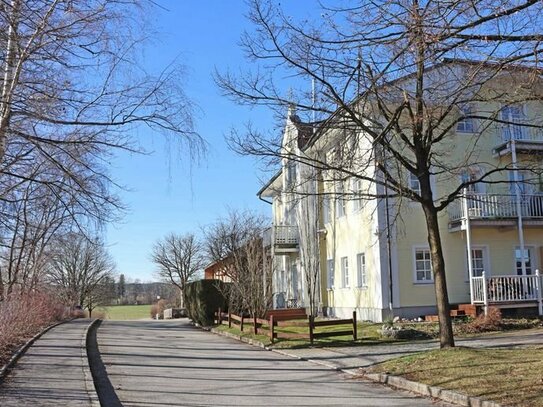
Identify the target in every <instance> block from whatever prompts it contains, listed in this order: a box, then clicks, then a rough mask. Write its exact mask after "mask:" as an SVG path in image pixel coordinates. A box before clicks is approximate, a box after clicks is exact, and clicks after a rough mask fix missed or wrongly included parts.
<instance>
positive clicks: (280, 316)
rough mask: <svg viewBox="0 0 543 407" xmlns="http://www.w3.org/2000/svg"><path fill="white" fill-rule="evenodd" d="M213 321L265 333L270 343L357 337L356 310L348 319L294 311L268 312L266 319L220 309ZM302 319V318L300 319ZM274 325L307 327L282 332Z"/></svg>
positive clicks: (243, 329)
mask: <svg viewBox="0 0 543 407" xmlns="http://www.w3.org/2000/svg"><path fill="white" fill-rule="evenodd" d="M215 317H216V319H215V322H216V323H217V324H223V325H228V327H229V328H231V327H232V325H237V326H238V327H239V330H240V331H242V332H245V331H246V330H247V326H249V327H250V330H251V331H252V333H254V334H255V335H266V336H268V337H269V338H270V341H271V343H274V341H275V339H287V340H288V339H306V340H309V342H310V343H311V344H313V342H314V341H315V339H320V338H329V337H332V336H343V335H350V336H352V337H353V340H355V341H356V339H357V326H356V311H353V317H352V318H349V319H331V320H321V321H315V320H314V318H313V317H311V316H309V317H308V316H307V315H305V312H304V315H301V314H300V315H294V313H292V312H290V313H274V312H270V313H269V318H268V319H263V318H256V317H246V316H243V315H235V314H232V313H230V312H228V313H226V312H222V311H221V309H219V310H218V312H217V313H215ZM302 319H304V320H303V321H302ZM340 325H350V326H351V328H349V329H345V328H341V329H340V330H331V331H326V332H319V328H323V327H330V326H340ZM275 327H307V328H308V330H307V332H282V331H277V330H276V329H275Z"/></svg>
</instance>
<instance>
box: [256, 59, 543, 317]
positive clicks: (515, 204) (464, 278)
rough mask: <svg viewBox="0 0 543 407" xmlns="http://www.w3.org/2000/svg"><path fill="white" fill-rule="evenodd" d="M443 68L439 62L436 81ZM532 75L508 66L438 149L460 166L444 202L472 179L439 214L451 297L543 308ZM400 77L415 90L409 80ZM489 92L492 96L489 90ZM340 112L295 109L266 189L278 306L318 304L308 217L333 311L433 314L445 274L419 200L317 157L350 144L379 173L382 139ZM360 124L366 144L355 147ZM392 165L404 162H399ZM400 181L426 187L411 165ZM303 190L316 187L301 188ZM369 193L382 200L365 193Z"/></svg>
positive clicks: (537, 91) (542, 219) (540, 138)
mask: <svg viewBox="0 0 543 407" xmlns="http://www.w3.org/2000/svg"><path fill="white" fill-rule="evenodd" d="M469 64H470V63H469V62H466V61H448V62H446V63H444V66H446V67H447V72H448V73H449V74H450V72H451V66H452V67H453V68H454V70H456V71H457V72H459V75H460V74H465V72H466V70H467V68H466V66H468V67H469ZM443 74H444V73H443V72H442V71H441V67H436V69H435V77H436V78H439V77H440V75H443ZM526 75H528V73H527V71H526V70H523V69H518V70H515V69H508V70H504V71H503V72H502V73H501V74H500V75H497V76H496V77H495V78H493V79H491V80H488V81H487V82H486V84H485V87H484V89H482V90H481V89H480V90H479V94H477V97H475V96H473V95H472V96H473V98H472V100H470V101H469V103H464V104H462V106H460V107H459V108H458V109H457V110H458V112H456V113H455V114H456V116H455V117H456V118H457V120H456V121H455V122H454V126H451V127H450V129H449V130H448V136H447V138H446V139H444V141H443V143H442V145H440V148H441V151H438V153H440V154H441V155H442V160H443V161H442V162H443V163H444V164H443V168H446V167H447V165H445V164H447V163H458V164H457V165H455V166H450V167H447V168H453V167H454V168H455V169H454V170H448V171H440V169H439V168H438V169H436V171H435V172H434V175H433V177H432V186H433V190H434V192H435V193H434V196H435V199H436V200H443V199H446V198H447V197H448V196H449V195H451V194H452V193H453V192H454V189H455V188H456V186H457V185H460V184H462V183H464V184H465V189H464V190H463V191H457V192H459V193H457V194H456V195H455V200H454V201H453V202H452V203H450V204H449V205H448V208H447V209H446V210H443V211H441V212H440V217H439V227H440V230H441V238H442V243H443V247H444V257H445V264H446V273H447V286H448V292H449V301H450V303H452V304H465V303H467V304H470V303H471V304H475V305H479V306H488V305H496V306H500V307H502V308H507V307H511V308H521V307H532V308H533V309H535V310H536V311H538V312H539V313H540V314H541V313H542V312H543V310H542V301H541V292H542V290H541V285H542V280H541V277H540V276H539V274H538V270H539V269H541V265H542V264H543V181H542V178H541V172H542V170H543V164H542V162H543V161H542V157H543V127H542V126H543V119H542V118H543V104H542V102H541V95H542V94H543V90H542V89H543V85H542V81H541V78H540V73H539V75H538V78H537V79H535V80H531V82H530V86H529V87H526V86H525V85H524V84H523V83H524V82H523V81H522V78H523V77H524V76H526ZM400 80H404V81H405V83H406V84H405V86H406V87H408V86H409V78H408V77H406V78H403V79H400ZM485 92H486V93H485ZM511 92H513V93H514V94H515V98H511ZM489 93H491V94H492V97H488V98H483V97H481V96H480V95H481V94H489ZM519 95H520V96H519ZM535 96H537V97H535ZM330 120H333V118H330V119H329V120H327V121H324V122H319V123H302V122H301V121H300V120H299V118H298V117H297V116H296V114H295V112H294V111H293V109H290V110H289V113H288V117H287V120H286V126H285V131H284V136H283V154H282V156H283V159H282V166H281V169H280V170H279V172H278V173H277V174H276V175H275V176H274V177H272V179H271V180H270V181H269V182H268V183H267V184H266V185H265V186H264V187H263V188H262V189H261V190H260V191H259V193H258V195H259V197H260V198H261V199H264V200H268V201H269V202H270V203H271V204H272V213H273V225H272V228H271V229H270V236H269V238H270V239H269V243H270V247H271V250H272V255H273V256H274V257H273V258H274V287H273V290H274V293H275V303H274V305H275V306H276V307H285V306H294V305H301V306H307V298H305V295H306V294H305V290H304V282H305V281H306V273H307V271H306V270H304V267H303V264H302V263H303V262H302V261H301V253H302V252H303V250H304V245H307V244H309V240H308V239H305V240H304V239H300V231H301V230H302V229H304V228H307V227H308V222H309V223H312V224H314V225H313V227H314V229H315V233H313V234H312V236H313V238H314V239H315V240H316V242H311V244H316V245H317V247H318V248H319V254H318V256H319V260H320V261H319V267H320V269H319V280H320V293H319V294H320V295H319V299H318V301H319V307H320V309H321V310H322V312H323V313H324V314H326V315H329V316H338V317H346V316H349V315H350V314H351V312H352V311H353V310H356V311H357V312H358V314H359V316H360V318H361V319H367V320H373V321H383V320H384V319H385V318H387V317H389V316H391V315H394V316H401V317H418V316H421V315H427V314H434V313H435V312H436V300H435V290H434V286H433V283H434V280H433V277H434V275H433V271H432V264H431V254H430V250H429V245H428V237H427V236H428V235H427V228H426V221H425V217H424V214H423V211H422V209H421V207H420V204H419V203H418V202H411V201H410V200H409V199H408V198H406V197H401V196H394V197H390V198H388V197H387V198H385V197H384V196H385V195H387V194H385V191H386V186H383V185H382V184H380V183H374V182H367V181H365V180H363V179H361V178H357V177H353V176H347V175H349V174H347V175H345V176H340V177H330V176H329V173H330V171H331V170H330V169H329V168H333V167H334V166H333V165H331V166H329V167H325V166H320V165H313V164H312V163H311V160H313V163H322V162H327V163H329V162H331V160H334V156H335V155H337V154H341V151H342V150H343V151H347V153H352V154H354V155H356V156H357V157H364V158H363V159H360V160H358V161H356V162H357V163H359V166H360V168H359V170H360V171H361V172H363V173H364V174H365V177H366V178H367V177H375V179H377V177H379V171H378V168H377V167H378V166H377V160H378V159H377V158H376V157H379V154H378V153H377V152H376V151H375V147H374V145H373V143H372V141H371V140H370V139H368V138H367V137H365V136H364V133H363V132H362V131H360V130H357V129H354V130H353V129H350V130H349V131H348V132H345V131H343V132H338V131H337V128H336V129H333V130H332V129H331V127H332V126H330V128H328V126H329V124H330ZM353 131H354V132H356V135H357V137H356V142H355V143H354V144H349V143H351V141H350V138H349V134H352V132H353ZM285 152H286V153H285ZM369 152H370V153H371V154H369ZM289 154H291V155H292V157H293V158H292V159H289ZM343 154H345V152H344V153H343ZM305 157H311V160H310V159H309V158H308V159H305ZM384 161H386V165H393V164H391V162H392V161H393V160H392V159H390V158H388V159H387V158H386V157H385V160H384ZM352 162H355V161H352ZM312 167H313V172H314V173H317V176H313V177H312V178H311V179H312V181H310V178H309V177H308V178H304V176H303V174H304V173H307V172H308V171H310V170H309V168H312ZM314 167H321V168H328V169H325V170H322V171H319V170H318V168H317V169H315V168H314ZM528 169H529V170H528ZM355 170H356V169H354V170H353V169H352V168H351V172H352V171H355ZM355 172H356V171H355ZM482 174H484V175H485V176H484V178H483V179H482V180H481V176H482ZM313 175H315V174H313ZM398 177H399V179H400V178H401V180H399V181H398V182H404V183H405V185H408V186H409V188H410V189H411V190H413V191H419V190H420V184H419V179H418V177H417V176H415V175H414V174H411V173H406V172H405V171H400V172H399V173H398ZM476 181H479V182H476ZM308 184H311V186H310V188H311V191H312V193H313V194H314V196H315V198H314V199H315V200H314V204H315V205H314V208H316V209H315V211H316V213H315V214H313V215H314V216H312V217H310V216H308V214H307V211H306V212H305V213H304V212H303V211H300V208H299V207H300V201H301V198H300V197H301V196H307V195H308V193H307V185H308ZM300 188H306V189H304V190H303V191H302V193H301V194H300ZM362 191H364V193H362ZM369 195H374V196H375V198H374V199H363V198H362V196H369ZM311 219H316V220H311ZM309 226H311V225H309Z"/></svg>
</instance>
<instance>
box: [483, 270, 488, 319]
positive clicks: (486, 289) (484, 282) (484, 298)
mask: <svg viewBox="0 0 543 407" xmlns="http://www.w3.org/2000/svg"><path fill="white" fill-rule="evenodd" d="M483 301H484V304H485V315H487V314H488V285H487V283H486V273H485V271H484V270H483Z"/></svg>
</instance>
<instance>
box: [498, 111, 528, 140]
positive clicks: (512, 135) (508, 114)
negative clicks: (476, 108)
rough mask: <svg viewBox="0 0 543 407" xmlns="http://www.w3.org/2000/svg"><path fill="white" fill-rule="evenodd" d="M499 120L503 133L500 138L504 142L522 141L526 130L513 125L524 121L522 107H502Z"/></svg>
mask: <svg viewBox="0 0 543 407" xmlns="http://www.w3.org/2000/svg"><path fill="white" fill-rule="evenodd" d="M500 113H501V119H502V120H503V121H504V122H507V123H503V132H502V136H503V139H504V140H505V141H509V140H512V139H514V140H523V139H524V138H525V136H526V131H525V130H526V128H524V127H523V126H519V125H517V124H515V123H519V124H520V123H522V122H523V120H524V113H523V111H522V106H520V105H510V106H504V107H502V109H501V112H500Z"/></svg>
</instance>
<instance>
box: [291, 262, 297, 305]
mask: <svg viewBox="0 0 543 407" xmlns="http://www.w3.org/2000/svg"><path fill="white" fill-rule="evenodd" d="M290 276H291V278H290V283H291V288H292V298H294V299H298V267H297V266H296V263H292V264H291V265H290Z"/></svg>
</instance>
